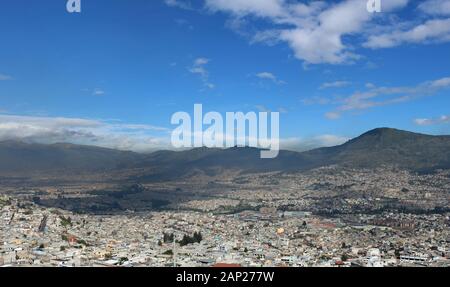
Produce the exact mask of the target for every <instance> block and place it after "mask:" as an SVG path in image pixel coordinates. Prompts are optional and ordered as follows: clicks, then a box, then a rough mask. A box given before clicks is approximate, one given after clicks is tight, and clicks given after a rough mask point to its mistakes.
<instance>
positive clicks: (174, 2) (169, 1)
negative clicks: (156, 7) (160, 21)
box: [164, 0, 193, 10]
mask: <svg viewBox="0 0 450 287" xmlns="http://www.w3.org/2000/svg"><path fill="white" fill-rule="evenodd" d="M164 3H166V5H167V6H170V7H177V8H181V9H185V10H192V9H193V8H192V4H191V2H189V1H187V0H164Z"/></svg>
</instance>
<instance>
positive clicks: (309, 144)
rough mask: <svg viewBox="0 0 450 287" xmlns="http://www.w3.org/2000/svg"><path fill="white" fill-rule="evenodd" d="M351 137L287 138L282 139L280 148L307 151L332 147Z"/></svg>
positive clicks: (326, 135)
mask: <svg viewBox="0 0 450 287" xmlns="http://www.w3.org/2000/svg"><path fill="white" fill-rule="evenodd" d="M348 140H349V138H347V137H342V136H337V135H329V134H325V135H319V136H314V137H310V138H285V139H281V140H280V148H281V149H284V150H293V151H300V152H302V151H307V150H311V149H315V148H321V147H331V146H336V145H341V144H343V143H345V142H347V141H348Z"/></svg>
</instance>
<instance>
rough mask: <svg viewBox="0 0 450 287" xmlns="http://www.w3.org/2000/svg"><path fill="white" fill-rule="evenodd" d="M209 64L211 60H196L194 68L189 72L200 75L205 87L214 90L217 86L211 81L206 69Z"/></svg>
mask: <svg viewBox="0 0 450 287" xmlns="http://www.w3.org/2000/svg"><path fill="white" fill-rule="evenodd" d="M209 62H210V60H209V59H207V58H197V59H195V60H194V63H193V65H192V67H190V68H189V72H191V73H192V74H196V75H199V76H200V79H201V80H202V82H203V86H204V87H206V88H208V89H214V88H215V85H214V84H213V83H211V82H210V81H209V72H208V70H207V69H206V67H205V66H206V65H207V64H209Z"/></svg>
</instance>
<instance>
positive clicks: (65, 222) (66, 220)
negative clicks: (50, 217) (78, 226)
mask: <svg viewBox="0 0 450 287" xmlns="http://www.w3.org/2000/svg"><path fill="white" fill-rule="evenodd" d="M59 219H60V220H61V225H62V226H63V227H68V226H72V218H70V216H68V217H67V218H66V217H64V216H62V215H60V216H59Z"/></svg>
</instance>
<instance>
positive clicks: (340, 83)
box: [320, 81, 351, 90]
mask: <svg viewBox="0 0 450 287" xmlns="http://www.w3.org/2000/svg"><path fill="white" fill-rule="evenodd" d="M349 85H351V82H349V81H336V82H328V83H323V84H322V85H321V86H320V89H321V90H325V89H329V88H343V87H347V86H349Z"/></svg>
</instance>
